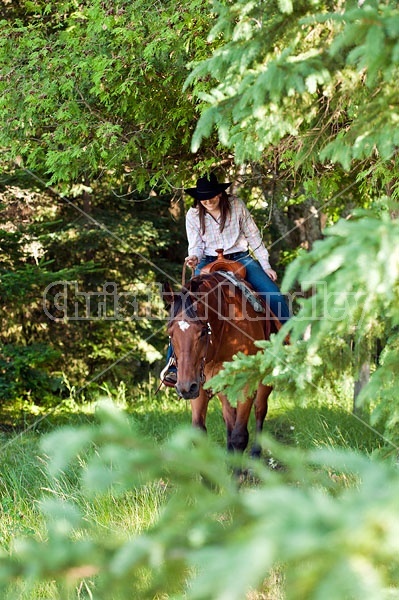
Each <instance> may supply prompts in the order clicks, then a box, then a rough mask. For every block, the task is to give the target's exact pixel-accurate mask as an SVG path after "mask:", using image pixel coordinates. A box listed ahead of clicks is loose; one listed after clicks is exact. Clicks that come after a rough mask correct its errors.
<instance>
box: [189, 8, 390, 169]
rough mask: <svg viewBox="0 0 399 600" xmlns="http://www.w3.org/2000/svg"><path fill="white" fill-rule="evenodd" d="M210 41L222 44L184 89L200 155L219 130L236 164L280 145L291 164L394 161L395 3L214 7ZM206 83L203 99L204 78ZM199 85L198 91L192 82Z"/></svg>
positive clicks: (197, 66) (191, 75) (255, 157)
mask: <svg viewBox="0 0 399 600" xmlns="http://www.w3.org/2000/svg"><path fill="white" fill-rule="evenodd" d="M214 10H215V11H216V12H217V14H218V19H217V22H216V24H215V26H214V28H213V30H212V32H211V34H210V38H209V39H210V40H213V39H215V38H217V36H218V35H220V33H221V32H223V36H224V43H223V45H222V46H221V47H220V48H218V49H216V50H215V51H214V52H213V55H212V56H211V57H210V58H208V59H206V60H204V61H201V62H200V63H199V64H195V65H194V68H193V70H192V72H191V74H190V76H189V78H188V80H187V84H186V85H191V84H192V85H193V88H194V92H195V93H196V94H197V95H198V97H199V98H200V100H201V102H202V111H201V117H200V120H199V122H198V125H197V128H196V131H195V134H194V137H193V148H194V149H198V148H199V146H200V143H201V141H202V140H203V138H204V137H207V136H209V135H210V133H211V132H212V130H213V127H214V126H215V127H216V128H217V130H218V134H219V138H220V140H221V141H222V143H223V144H225V145H226V146H228V148H230V149H234V152H235V155H236V160H238V161H239V162H244V161H247V160H258V159H261V157H262V155H263V154H264V153H265V152H267V151H268V147H269V146H270V145H271V144H273V145H277V144H279V143H280V141H282V140H284V139H286V140H287V143H288V144H289V145H290V146H291V148H294V149H295V150H296V151H297V156H296V163H297V165H299V164H301V163H303V162H304V161H305V160H309V159H310V160H312V161H313V162H318V161H319V157H318V155H319V153H320V158H321V159H322V160H324V159H329V160H330V161H332V162H335V163H340V164H342V165H343V166H344V168H345V169H349V168H350V166H351V163H352V160H359V159H365V158H369V157H371V156H378V157H379V158H380V159H381V160H387V159H389V158H391V157H392V156H393V155H394V153H395V149H396V148H397V147H398V145H399V139H398V133H397V131H398V129H397V121H398V118H399V107H398V101H397V94H396V89H395V83H394V82H395V81H396V79H397V77H398V48H399V41H398V39H399V37H398V36H399V31H398V27H397V23H398V21H399V14H398V7H397V3H396V2H385V3H376V2H372V1H370V2H367V1H366V2H365V3H363V4H362V6H361V7H358V6H357V3H356V2H346V3H345V4H344V8H343V9H342V7H341V3H338V2H325V1H315V2H295V3H293V4H292V5H291V3H289V2H287V3H281V2H280V3H276V2H274V1H270V2H262V3H254V2H247V1H246V0H239V1H238V2H233V3H229V4H227V5H223V4H221V3H218V2H215V3H214ZM209 76H210V77H212V81H213V88H212V89H211V90H210V91H208V92H207V93H204V91H203V90H202V83H201V82H202V80H203V79H204V78H206V77H209ZM198 82H199V83H198Z"/></svg>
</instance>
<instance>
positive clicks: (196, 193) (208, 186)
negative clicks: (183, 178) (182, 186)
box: [184, 173, 231, 201]
mask: <svg viewBox="0 0 399 600" xmlns="http://www.w3.org/2000/svg"><path fill="white" fill-rule="evenodd" d="M230 186H231V183H219V182H218V180H217V179H216V175H214V174H213V173H211V174H210V175H209V177H208V176H207V175H205V176H204V177H200V178H199V179H197V187H195V188H187V189H186V190H184V191H185V192H186V193H187V194H189V195H190V196H192V197H193V198H194V199H195V200H197V201H198V200H209V199H210V198H214V197H215V196H217V195H218V194H220V193H221V192H224V190H226V189H227V188H228V187H230Z"/></svg>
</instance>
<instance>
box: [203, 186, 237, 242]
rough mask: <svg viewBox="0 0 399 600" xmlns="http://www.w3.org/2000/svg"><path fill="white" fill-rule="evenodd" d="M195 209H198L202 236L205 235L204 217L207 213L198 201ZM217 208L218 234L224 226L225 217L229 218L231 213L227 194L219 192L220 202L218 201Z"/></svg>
mask: <svg viewBox="0 0 399 600" xmlns="http://www.w3.org/2000/svg"><path fill="white" fill-rule="evenodd" d="M197 208H198V213H199V221H200V228H201V232H202V234H204V233H205V215H206V213H207V210H206V208H205V206H203V204H202V202H200V201H199V200H197ZM219 208H220V225H219V230H220V232H222V231H223V229H224V227H225V225H226V221H227V217H228V216H230V213H231V205H230V200H229V196H228V195H227V193H226V192H225V191H223V192H221V196H220V200H219Z"/></svg>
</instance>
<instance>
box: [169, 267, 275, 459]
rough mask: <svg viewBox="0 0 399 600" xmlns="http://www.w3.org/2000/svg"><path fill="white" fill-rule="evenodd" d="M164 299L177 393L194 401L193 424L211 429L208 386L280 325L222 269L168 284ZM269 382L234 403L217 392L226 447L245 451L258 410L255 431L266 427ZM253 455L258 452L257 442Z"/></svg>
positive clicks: (258, 453)
mask: <svg viewBox="0 0 399 600" xmlns="http://www.w3.org/2000/svg"><path fill="white" fill-rule="evenodd" d="M162 295H163V299H164V302H165V304H166V306H168V307H169V309H170V314H169V322H168V326H167V329H168V333H169V336H170V338H171V342H172V345H173V349H174V355H175V360H176V363H177V383H176V386H175V389H176V392H177V394H178V395H179V396H180V397H181V398H184V399H189V400H190V401H191V412H192V424H193V426H194V427H199V428H200V429H202V430H204V431H205V432H206V414H207V408H208V403H209V400H210V397H211V396H212V392H209V391H207V390H204V388H203V385H204V383H205V381H208V380H209V379H211V378H212V377H213V376H214V375H216V374H217V373H218V372H219V371H220V369H222V367H223V363H224V362H226V361H231V360H232V358H233V356H234V355H235V354H237V352H243V353H245V354H255V353H256V352H258V351H259V348H257V347H256V346H255V342H256V341H257V340H266V339H269V336H270V333H271V332H274V331H277V330H278V329H279V328H280V323H279V321H277V319H276V317H274V315H273V313H271V311H270V309H268V307H267V306H266V305H264V312H263V314H259V312H256V311H255V308H254V307H253V306H252V304H251V303H250V302H248V300H247V299H246V297H245V294H244V293H243V292H242V290H241V289H239V288H237V286H235V285H234V283H232V282H231V281H230V280H229V279H227V278H226V276H225V275H224V274H223V273H221V272H219V271H216V272H212V273H206V274H200V275H197V276H195V277H193V278H192V279H190V281H188V283H187V284H186V285H184V286H183V287H182V288H181V290H180V291H179V292H177V293H175V292H173V290H172V288H171V287H170V285H169V284H165V285H164V288H163V293H162ZM271 391H272V388H271V387H270V386H266V385H263V384H262V383H260V384H259V386H258V389H257V391H256V393H255V394H252V395H250V396H247V397H246V399H245V401H242V402H238V403H237V406H236V407H235V406H232V405H231V404H230V403H229V401H228V399H227V397H226V395H225V394H223V393H218V396H219V398H220V401H221V404H222V413H223V419H224V422H225V424H226V430H227V449H228V450H229V451H232V450H235V451H240V452H243V451H244V450H245V449H246V447H247V445H248V439H249V434H248V420H249V417H250V414H251V409H252V406H254V409H255V420H256V433H257V434H259V433H260V432H261V431H262V428H263V423H264V420H265V418H266V414H267V408H268V397H269V395H270V393H271ZM251 455H253V456H259V455H260V447H259V445H258V444H256V443H255V444H254V446H253V448H252V450H251Z"/></svg>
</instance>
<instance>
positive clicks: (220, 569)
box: [0, 403, 399, 600]
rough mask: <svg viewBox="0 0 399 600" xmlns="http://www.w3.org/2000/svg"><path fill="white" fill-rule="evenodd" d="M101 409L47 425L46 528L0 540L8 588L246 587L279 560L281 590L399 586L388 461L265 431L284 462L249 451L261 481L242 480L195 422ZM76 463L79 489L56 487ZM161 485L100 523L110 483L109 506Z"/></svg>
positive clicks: (360, 594) (392, 471)
mask: <svg viewBox="0 0 399 600" xmlns="http://www.w3.org/2000/svg"><path fill="white" fill-rule="evenodd" d="M97 415H98V424H96V425H95V426H90V427H88V426H86V427H83V428H77V429H74V428H71V427H68V428H66V429H63V430H59V431H55V432H53V433H52V434H50V435H48V436H47V437H46V438H44V440H43V444H42V450H43V451H44V452H45V454H46V455H48V457H49V459H48V460H49V463H48V466H49V470H50V473H51V474H52V475H49V474H46V477H47V479H48V482H47V484H46V487H47V489H48V491H49V494H48V495H47V497H45V498H44V499H43V500H42V501H41V502H40V505H39V507H38V510H39V512H40V518H41V519H42V520H43V523H44V524H45V527H46V535H45V537H43V536H42V538H41V539H38V538H36V539H35V538H34V537H33V536H29V535H26V533H27V532H21V533H22V535H21V534H20V535H17V536H16V538H15V539H14V540H13V541H12V543H11V545H10V549H9V552H8V554H5V553H3V555H2V557H1V559H0V562H1V569H0V584H1V586H2V593H3V597H11V596H10V595H9V594H11V595H12V593H13V591H16V590H18V589H21V584H23V589H24V592H25V593H29V592H30V593H31V597H33V595H34V592H35V589H36V588H37V587H38V586H39V585H40V586H42V587H43V586H44V585H45V584H46V582H48V583H49V582H53V583H52V585H53V590H52V597H72V594H73V592H74V590H77V589H82V587H84V588H85V589H86V590H88V593H89V595H91V596H92V597H95V598H98V599H101V598H104V599H105V598H120V599H121V600H122V599H123V598H131V597H132V596H134V597H137V598H143V599H144V598H154V597H157V596H169V597H175V598H181V597H186V598H193V599H194V598H195V599H200V598H215V599H217V598H220V599H222V598H226V597H228V598H231V599H232V600H234V599H237V600H241V599H242V598H243V597H245V595H246V594H248V593H249V591H250V590H252V594H254V593H255V590H261V589H263V586H264V585H265V583H264V580H265V578H266V577H267V576H268V574H270V573H271V572H272V571H273V570H274V572H280V573H281V574H282V575H281V580H283V581H284V584H283V586H284V592H285V597H286V598H298V597H301V598H309V599H315V600H316V598H320V597H328V598H337V600H338V599H341V598H343V597H350V598H353V599H354V600H355V599H357V598H358V599H359V600H360V599H361V600H363V599H364V598H383V597H387V595H388V592H389V593H391V594H395V593H397V590H398V586H399V580H398V574H399V570H398V567H399V565H398V560H397V557H398V539H399V538H398V536H397V532H396V529H395V527H394V526H393V524H394V523H395V522H396V504H397V502H396V499H397V494H398V492H399V489H398V488H399V479H398V474H397V469H396V468H395V467H394V466H393V465H391V464H390V463H389V462H385V463H382V462H380V461H377V460H371V459H369V458H366V457H365V456H360V455H359V454H357V453H355V452H350V451H345V452H344V451H342V452H331V451H327V450H313V451H307V452H305V451H303V450H300V449H299V448H292V449H289V448H283V447H281V446H279V445H278V444H276V443H275V442H272V440H271V439H267V440H265V441H266V443H267V446H268V448H269V450H270V451H271V452H272V455H273V458H274V462H275V463H276V461H277V464H280V465H284V468H280V469H270V468H269V467H266V466H264V465H263V464H262V463H261V462H252V463H251V465H250V467H251V470H252V473H253V475H254V476H256V482H257V483H256V485H254V484H253V483H251V482H250V480H248V481H247V482H246V483H245V484H244V485H241V486H238V485H237V481H236V479H235V478H234V476H233V475H232V468H233V467H237V464H238V463H237V458H236V457H234V456H233V455H231V456H230V457H226V456H225V454H224V451H221V450H220V449H218V448H217V447H215V446H212V445H210V444H209V442H208V441H207V440H206V438H205V437H204V436H203V435H201V434H200V433H199V432H195V431H193V430H189V431H188V430H179V431H176V432H175V433H174V434H173V435H171V437H170V438H169V439H168V440H166V441H164V442H163V443H162V444H161V445H159V444H157V445H155V444H153V443H152V442H150V441H149V440H148V439H147V438H146V437H144V436H143V435H142V434H140V433H139V431H138V430H137V425H135V424H134V423H133V424H132V423H130V422H129V421H128V420H127V418H126V416H125V415H123V414H122V413H120V412H117V411H116V410H115V409H114V408H113V407H112V406H111V405H109V404H108V403H102V404H101V405H100V406H99V409H98V412H97ZM93 450H94V452H93ZM182 456H183V457H184V459H183V460H182ZM244 463H245V461H244ZM245 466H249V465H246V464H245ZM72 471H74V472H75V473H76V474H78V475H79V481H80V490H79V491H78V492H75V496H76V494H77V495H78V496H79V501H77V500H74V499H73V498H71V497H65V494H64V493H63V488H64V484H63V482H66V481H67V478H68V474H69V476H71V473H72ZM52 478H53V479H52ZM145 495H146V496H145ZM156 496H157V497H158V500H160V504H158V505H157V506H156V507H155V513H156V514H154V518H153V521H152V523H147V525H146V527H145V528H144V529H141V530H139V531H136V532H130V533H129V534H128V533H127V531H126V528H123V527H121V525H122V524H119V526H118V527H113V528H112V529H109V528H108V529H107V535H104V528H103V526H101V525H100V524H99V523H98V518H96V515H95V514H93V509H92V507H93V506H96V507H101V506H105V503H107V498H108V499H109V498H110V497H112V498H113V503H114V509H115V510H117V508H118V504H119V503H120V502H124V503H126V502H127V503H128V504H130V503H131V507H132V510H137V505H138V504H139V503H140V502H141V501H142V499H143V498H144V497H147V499H148V501H149V499H150V497H152V498H155V497H156ZM135 505H136V509H134V506H135ZM110 508H111V506H110ZM24 533H25V535H24ZM304 564H306V569H304V568H303V566H304ZM232 570H233V571H232ZM232 572H234V577H232ZM18 582H19V584H18ZM282 591H283V590H282V589H281V586H280V590H279V594H280V593H281V595H282ZM271 593H273V592H271ZM255 597H256V596H255ZM273 597H276V594H274V595H273Z"/></svg>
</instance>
